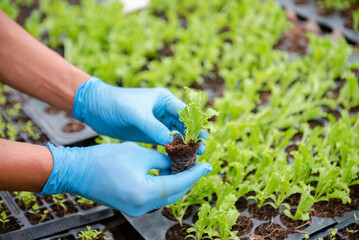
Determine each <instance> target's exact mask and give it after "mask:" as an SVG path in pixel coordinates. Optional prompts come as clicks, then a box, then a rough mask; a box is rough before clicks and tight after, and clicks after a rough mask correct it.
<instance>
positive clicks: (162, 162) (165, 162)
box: [143, 149, 171, 172]
mask: <svg viewBox="0 0 359 240" xmlns="http://www.w3.org/2000/svg"><path fill="white" fill-rule="evenodd" d="M148 150H149V151H151V153H149V154H147V155H148V156H151V155H152V157H151V159H150V160H148V159H146V161H145V162H144V163H143V164H144V165H145V166H146V171H147V172H148V171H149V170H151V169H159V170H166V169H170V168H171V160H170V159H169V157H168V156H167V155H165V154H163V153H160V152H157V151H154V150H151V149H148ZM150 154H151V155H150Z"/></svg>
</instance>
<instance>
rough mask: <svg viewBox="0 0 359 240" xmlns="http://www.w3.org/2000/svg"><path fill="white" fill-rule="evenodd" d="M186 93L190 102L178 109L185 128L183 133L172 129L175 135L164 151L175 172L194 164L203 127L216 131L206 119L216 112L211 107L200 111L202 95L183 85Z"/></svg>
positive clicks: (216, 113) (216, 114)
mask: <svg viewBox="0 0 359 240" xmlns="http://www.w3.org/2000/svg"><path fill="white" fill-rule="evenodd" d="M185 90H186V92H185V93H186V95H187V96H188V98H189V99H190V102H189V103H188V104H187V105H186V106H185V107H184V108H183V110H178V114H179V116H180V121H181V122H182V123H183V124H184V126H185V130H184V134H185V136H183V134H182V133H181V132H179V131H172V133H171V134H172V135H175V134H179V135H180V138H179V137H178V136H176V137H175V138H174V141H173V142H172V143H171V144H167V145H166V146H165V147H166V152H167V153H168V156H169V157H170V159H171V169H172V171H174V172H175V173H180V172H183V171H185V170H187V169H189V168H191V167H193V166H194V165H195V162H196V152H197V150H198V148H199V143H198V142H199V141H200V140H201V141H202V142H203V143H204V141H205V139H203V138H200V134H201V133H202V130H203V129H205V130H206V129H208V130H210V131H211V132H212V133H213V132H215V131H216V129H215V127H214V126H213V123H212V122H210V121H208V119H210V118H211V117H213V116H218V112H217V111H215V110H214V109H213V108H208V109H207V111H206V112H202V101H203V95H202V94H201V93H200V92H198V91H195V90H191V89H189V88H188V87H185Z"/></svg>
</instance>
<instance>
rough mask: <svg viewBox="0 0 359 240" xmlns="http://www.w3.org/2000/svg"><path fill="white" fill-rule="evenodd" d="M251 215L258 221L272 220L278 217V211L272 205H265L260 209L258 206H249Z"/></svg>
mask: <svg viewBox="0 0 359 240" xmlns="http://www.w3.org/2000/svg"><path fill="white" fill-rule="evenodd" d="M249 215H250V216H251V217H253V218H255V219H258V220H262V221H265V220H271V219H272V218H274V217H275V216H277V215H278V209H274V208H273V207H272V206H271V205H264V206H263V207H261V208H258V206H257V204H252V205H250V206H249Z"/></svg>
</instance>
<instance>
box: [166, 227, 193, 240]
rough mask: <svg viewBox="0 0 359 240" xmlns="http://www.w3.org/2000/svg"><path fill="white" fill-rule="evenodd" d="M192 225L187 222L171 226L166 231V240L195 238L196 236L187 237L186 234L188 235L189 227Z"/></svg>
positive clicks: (189, 239)
mask: <svg viewBox="0 0 359 240" xmlns="http://www.w3.org/2000/svg"><path fill="white" fill-rule="evenodd" d="M190 227H191V226H190V225H188V224H186V223H184V224H182V226H181V225H179V224H176V225H174V226H172V227H170V228H169V229H168V230H167V232H166V240H184V239H186V240H194V238H192V237H188V238H186V236H187V235H188V233H187V229H188V228H190Z"/></svg>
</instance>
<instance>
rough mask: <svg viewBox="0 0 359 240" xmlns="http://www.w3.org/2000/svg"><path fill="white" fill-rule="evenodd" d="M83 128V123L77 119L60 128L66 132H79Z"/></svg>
mask: <svg viewBox="0 0 359 240" xmlns="http://www.w3.org/2000/svg"><path fill="white" fill-rule="evenodd" d="M84 128H85V125H84V124H83V123H80V122H79V121H73V122H71V123H68V124H66V125H65V126H64V127H63V128H62V131H64V132H66V133H74V132H79V131H81V130H82V129H84Z"/></svg>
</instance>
